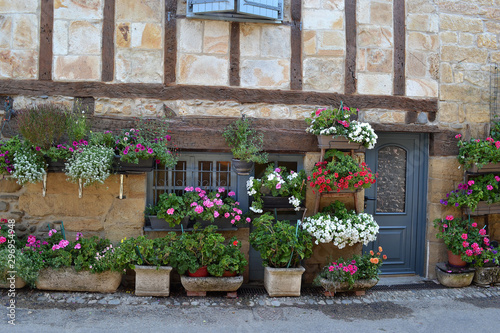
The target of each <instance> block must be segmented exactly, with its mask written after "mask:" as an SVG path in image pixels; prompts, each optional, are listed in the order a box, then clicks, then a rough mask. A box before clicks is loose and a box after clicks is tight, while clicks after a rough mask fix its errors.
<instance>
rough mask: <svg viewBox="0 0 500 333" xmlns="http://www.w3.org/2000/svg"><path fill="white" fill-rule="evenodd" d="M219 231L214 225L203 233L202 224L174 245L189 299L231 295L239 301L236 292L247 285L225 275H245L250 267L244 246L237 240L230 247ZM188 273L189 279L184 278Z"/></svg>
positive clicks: (176, 264)
mask: <svg viewBox="0 0 500 333" xmlns="http://www.w3.org/2000/svg"><path fill="white" fill-rule="evenodd" d="M216 230H217V227H216V226H214V225H211V226H207V227H206V228H205V229H200V224H196V225H195V227H194V230H193V231H192V232H184V233H183V234H182V235H181V236H180V237H179V241H178V242H176V243H175V245H174V249H173V252H172V258H171V263H172V266H173V267H175V268H176V269H177V271H178V272H179V274H180V275H181V283H182V285H183V287H184V288H185V289H186V291H187V295H188V296H205V295H206V292H207V291H227V292H228V296H229V297H236V293H235V292H236V290H237V289H238V288H239V287H240V286H241V285H242V284H243V276H241V275H239V276H227V277H225V276H224V272H225V271H229V273H234V272H236V273H237V274H241V273H242V272H243V271H244V269H245V267H246V266H247V264H248V262H247V261H246V259H245V257H244V256H243V253H241V251H240V247H241V245H240V244H239V242H238V241H237V240H236V239H231V241H232V242H231V243H230V244H226V243H225V238H224V236H222V235H221V234H219V233H217V232H216ZM238 252H239V253H238ZM186 272H187V274H188V276H185V275H184V274H185V273H186ZM209 275H212V276H209ZM227 275H231V274H227Z"/></svg>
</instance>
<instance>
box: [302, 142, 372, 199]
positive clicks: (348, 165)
mask: <svg viewBox="0 0 500 333" xmlns="http://www.w3.org/2000/svg"><path fill="white" fill-rule="evenodd" d="M325 158H326V159H327V160H325V161H323V162H317V163H316V165H315V167H314V169H313V170H312V175H311V176H309V177H307V180H308V181H309V186H310V187H312V188H313V192H314V191H318V192H319V193H323V192H340V191H342V190H357V189H363V188H370V187H371V186H372V184H374V183H375V181H376V177H377V175H376V174H373V173H372V172H371V170H370V168H369V167H368V166H367V165H366V163H364V162H362V163H359V162H358V161H357V160H356V159H355V158H354V157H352V156H350V155H345V154H344V153H342V152H340V151H338V150H335V149H332V150H328V151H327V152H326V153H325ZM330 158H331V160H330V161H328V159H330Z"/></svg>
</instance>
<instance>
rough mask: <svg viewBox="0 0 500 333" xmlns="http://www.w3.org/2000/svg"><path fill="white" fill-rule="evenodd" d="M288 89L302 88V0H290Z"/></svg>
mask: <svg viewBox="0 0 500 333" xmlns="http://www.w3.org/2000/svg"><path fill="white" fill-rule="evenodd" d="M291 12H292V26H291V32H290V47H291V59H290V89H292V90H302V31H301V20H302V0H292V3H291Z"/></svg>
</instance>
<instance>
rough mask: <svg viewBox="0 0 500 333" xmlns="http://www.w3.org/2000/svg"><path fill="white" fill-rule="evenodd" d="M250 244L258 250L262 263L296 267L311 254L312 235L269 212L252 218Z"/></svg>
mask: <svg viewBox="0 0 500 333" xmlns="http://www.w3.org/2000/svg"><path fill="white" fill-rule="evenodd" d="M253 227H254V228H253V230H252V232H251V233H250V244H251V245H252V246H253V247H254V249H256V250H257V251H259V252H260V256H261V258H262V264H263V265H264V266H269V267H275V268H292V267H298V266H299V264H300V260H302V259H307V258H309V257H310V256H311V255H312V246H313V244H312V237H311V235H309V233H307V232H306V231H305V230H303V229H302V228H301V227H300V221H297V225H296V226H294V225H291V224H290V222H289V221H275V219H274V217H273V216H272V215H271V214H270V213H265V214H263V215H261V216H260V217H258V218H257V219H255V220H254V222H253Z"/></svg>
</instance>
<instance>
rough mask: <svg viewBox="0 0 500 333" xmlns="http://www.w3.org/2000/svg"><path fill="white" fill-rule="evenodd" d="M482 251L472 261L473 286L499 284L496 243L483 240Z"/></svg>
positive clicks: (499, 255)
mask: <svg viewBox="0 0 500 333" xmlns="http://www.w3.org/2000/svg"><path fill="white" fill-rule="evenodd" d="M482 248H483V250H482V251H481V253H480V254H478V255H476V259H475V260H474V261H473V267H474V270H475V272H474V279H473V280H472V281H473V282H474V284H477V285H480V286H488V285H493V284H495V285H498V284H500V247H499V246H498V242H496V241H490V239H489V238H488V237H486V236H485V237H484V238H483V244H482Z"/></svg>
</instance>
